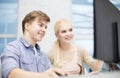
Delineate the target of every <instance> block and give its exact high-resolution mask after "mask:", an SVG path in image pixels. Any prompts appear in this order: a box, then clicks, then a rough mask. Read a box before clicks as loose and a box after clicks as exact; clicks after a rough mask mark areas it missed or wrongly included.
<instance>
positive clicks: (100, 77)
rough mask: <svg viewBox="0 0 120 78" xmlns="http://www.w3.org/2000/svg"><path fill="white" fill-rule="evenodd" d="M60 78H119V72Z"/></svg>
mask: <svg viewBox="0 0 120 78" xmlns="http://www.w3.org/2000/svg"><path fill="white" fill-rule="evenodd" d="M60 78H120V71H114V72H103V73H98V74H95V75H71V76H63V77H60Z"/></svg>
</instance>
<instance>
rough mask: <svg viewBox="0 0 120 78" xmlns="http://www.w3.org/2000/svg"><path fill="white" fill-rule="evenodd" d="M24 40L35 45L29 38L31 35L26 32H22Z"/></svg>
mask: <svg viewBox="0 0 120 78" xmlns="http://www.w3.org/2000/svg"><path fill="white" fill-rule="evenodd" d="M23 37H24V38H25V40H26V41H28V42H29V43H30V44H32V45H33V46H35V44H36V42H35V41H34V40H33V39H32V38H31V36H30V35H29V34H27V33H24V36H23Z"/></svg>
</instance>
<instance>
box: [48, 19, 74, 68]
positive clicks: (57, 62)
mask: <svg viewBox="0 0 120 78" xmlns="http://www.w3.org/2000/svg"><path fill="white" fill-rule="evenodd" d="M63 23H68V24H70V25H71V26H73V25H72V24H71V22H69V21H68V20H67V19H64V18H62V19H59V20H57V21H56V22H55V24H54V32H55V34H57V33H58V32H59V29H60V27H61V26H62V24H63ZM50 53H51V54H53V56H52V58H53V59H52V64H53V65H54V66H55V67H58V68H61V67H62V65H63V59H62V54H61V52H60V44H59V40H58V39H57V40H56V42H55V43H54V45H53V47H52V49H51V50H50Z"/></svg>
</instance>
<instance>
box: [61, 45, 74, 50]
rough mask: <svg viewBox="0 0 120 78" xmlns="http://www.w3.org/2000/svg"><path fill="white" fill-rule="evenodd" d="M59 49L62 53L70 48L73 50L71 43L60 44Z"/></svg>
mask: <svg viewBox="0 0 120 78" xmlns="http://www.w3.org/2000/svg"><path fill="white" fill-rule="evenodd" d="M60 48H61V50H62V51H68V50H70V49H71V48H73V45H72V44H71V43H70V44H60Z"/></svg>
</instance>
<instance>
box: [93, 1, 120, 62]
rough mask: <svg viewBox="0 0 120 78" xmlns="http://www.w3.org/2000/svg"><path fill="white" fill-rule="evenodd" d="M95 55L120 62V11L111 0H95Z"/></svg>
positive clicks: (109, 60)
mask: <svg viewBox="0 0 120 78" xmlns="http://www.w3.org/2000/svg"><path fill="white" fill-rule="evenodd" d="M94 57H95V58H97V59H101V60H104V61H106V62H108V63H111V62H115V63H117V62H120V11H119V10H118V9H117V8H116V7H115V6H114V5H113V4H112V3H111V2H110V1H109V0H94Z"/></svg>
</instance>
